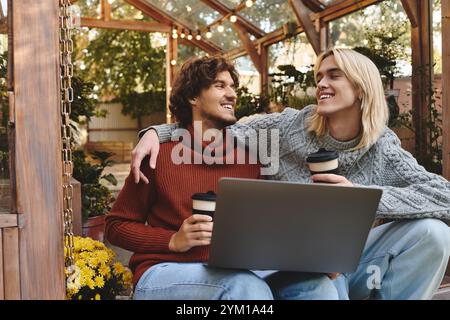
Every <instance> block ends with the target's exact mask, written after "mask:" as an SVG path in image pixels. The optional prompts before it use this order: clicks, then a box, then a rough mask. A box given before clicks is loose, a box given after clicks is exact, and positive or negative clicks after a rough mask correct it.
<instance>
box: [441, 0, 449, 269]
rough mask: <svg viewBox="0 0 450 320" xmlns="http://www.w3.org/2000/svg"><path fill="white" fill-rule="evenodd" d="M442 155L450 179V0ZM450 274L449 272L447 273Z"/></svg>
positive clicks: (445, 6)
mask: <svg viewBox="0 0 450 320" xmlns="http://www.w3.org/2000/svg"><path fill="white" fill-rule="evenodd" d="M441 12H442V124H443V132H442V141H443V146H442V157H443V175H444V178H446V179H447V180H450V90H449V88H450V1H442V8H441ZM447 274H448V273H447Z"/></svg>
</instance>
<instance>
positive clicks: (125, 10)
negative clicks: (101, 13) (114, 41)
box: [111, 0, 153, 21]
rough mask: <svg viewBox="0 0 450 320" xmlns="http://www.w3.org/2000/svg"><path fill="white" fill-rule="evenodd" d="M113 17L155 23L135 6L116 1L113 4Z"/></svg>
mask: <svg viewBox="0 0 450 320" xmlns="http://www.w3.org/2000/svg"><path fill="white" fill-rule="evenodd" d="M111 17H112V18H113V19H130V20H145V21H153V19H152V18H150V17H148V16H144V15H143V14H142V12H141V11H140V10H138V9H136V8H135V7H134V6H132V5H130V4H128V3H126V2H124V1H118V0H115V1H113V2H112V3H111Z"/></svg>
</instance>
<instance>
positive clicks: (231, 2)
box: [219, 0, 241, 9]
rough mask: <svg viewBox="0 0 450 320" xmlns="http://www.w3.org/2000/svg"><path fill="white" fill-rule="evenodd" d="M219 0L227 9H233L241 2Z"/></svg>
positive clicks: (239, 0)
mask: <svg viewBox="0 0 450 320" xmlns="http://www.w3.org/2000/svg"><path fill="white" fill-rule="evenodd" d="M219 2H222V3H223V4H224V5H226V6H227V7H228V8H229V9H234V8H236V7H237V6H238V5H239V3H241V0H220V1H219Z"/></svg>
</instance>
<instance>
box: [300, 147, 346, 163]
mask: <svg viewBox="0 0 450 320" xmlns="http://www.w3.org/2000/svg"><path fill="white" fill-rule="evenodd" d="M337 158H339V154H338V153H337V151H328V150H326V149H324V148H320V149H319V151H317V152H315V153H311V154H310V155H309V156H308V158H306V162H309V163H318V162H325V161H330V160H334V159H337Z"/></svg>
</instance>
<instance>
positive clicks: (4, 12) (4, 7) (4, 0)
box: [0, 0, 8, 17]
mask: <svg viewBox="0 0 450 320" xmlns="http://www.w3.org/2000/svg"><path fill="white" fill-rule="evenodd" d="M0 4H1V6H2V17H6V16H8V0H1V1H0Z"/></svg>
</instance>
